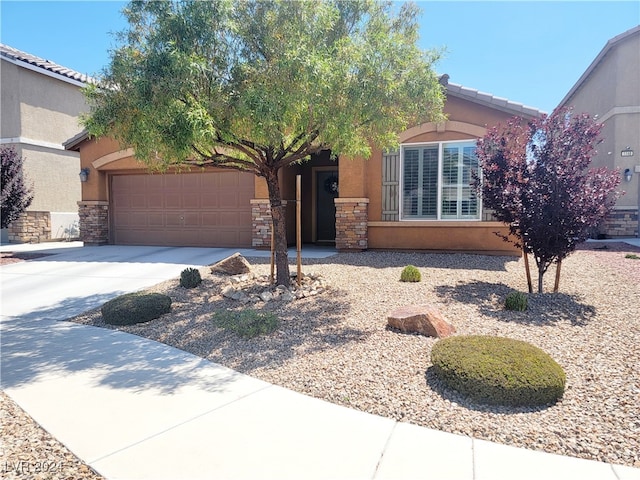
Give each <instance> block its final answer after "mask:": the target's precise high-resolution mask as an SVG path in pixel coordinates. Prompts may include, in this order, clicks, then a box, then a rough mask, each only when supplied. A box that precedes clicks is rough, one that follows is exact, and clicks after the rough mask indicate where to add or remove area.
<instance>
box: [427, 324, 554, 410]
mask: <svg viewBox="0 0 640 480" xmlns="http://www.w3.org/2000/svg"><path fill="white" fill-rule="evenodd" d="M431 362H432V363H433V369H434V373H435V375H436V376H437V377H438V378H439V379H440V380H442V382H443V383H444V384H445V385H446V386H447V387H449V388H451V389H453V390H455V391H457V392H459V393H461V394H462V395H464V396H466V397H468V398H469V399H471V400H473V401H475V402H477V403H484V404H490V405H506V406H535V405H547V404H550V403H554V402H556V401H557V400H558V399H559V398H561V397H562V395H563V394H564V387H565V382H566V376H565V373H564V371H563V370H562V367H561V366H560V365H558V364H557V363H556V362H555V361H554V360H553V359H552V358H551V357H550V356H549V355H548V354H547V353H545V352H544V351H542V350H541V349H539V348H538V347H535V346H533V345H531V344H529V343H527V342H522V341H520V340H513V339H510V338H503V337H492V336H482V335H477V336H457V337H449V338H445V339H442V340H440V341H438V342H437V343H436V344H435V345H434V346H433V349H432V350H431Z"/></svg>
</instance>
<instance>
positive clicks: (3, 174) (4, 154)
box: [0, 147, 33, 228]
mask: <svg viewBox="0 0 640 480" xmlns="http://www.w3.org/2000/svg"><path fill="white" fill-rule="evenodd" d="M0 157H1V159H2V166H1V170H0V180H1V183H2V208H1V210H2V228H7V227H8V226H9V225H10V224H11V222H13V221H14V220H15V219H16V218H18V217H19V216H20V214H22V212H24V211H25V210H26V209H27V207H29V205H31V202H32V201H33V192H32V189H31V188H30V187H28V186H27V185H26V184H25V181H24V175H23V173H22V163H23V159H22V157H21V156H20V155H18V153H17V152H16V151H15V149H14V148H13V147H3V148H2V149H0Z"/></svg>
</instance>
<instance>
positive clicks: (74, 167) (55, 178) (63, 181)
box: [20, 145, 81, 212]
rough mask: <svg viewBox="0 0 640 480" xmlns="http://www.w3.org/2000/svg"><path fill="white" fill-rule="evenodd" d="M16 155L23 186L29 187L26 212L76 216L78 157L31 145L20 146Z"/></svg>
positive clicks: (78, 197)
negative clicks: (30, 197) (30, 195)
mask: <svg viewBox="0 0 640 480" xmlns="http://www.w3.org/2000/svg"><path fill="white" fill-rule="evenodd" d="M20 152H21V155H22V157H23V158H24V172H25V176H26V178H27V182H28V183H30V184H32V185H33V192H34V196H33V202H32V203H31V205H30V206H29V210H33V211H46V212H77V211H78V205H77V202H78V200H79V199H80V184H81V182H80V178H79V177H78V172H79V171H80V161H79V159H78V155H77V154H74V153H73V152H65V151H51V150H47V149H44V148H40V147H35V146H31V145H23V146H22V148H20Z"/></svg>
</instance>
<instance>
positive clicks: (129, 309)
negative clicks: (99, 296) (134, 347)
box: [101, 292, 171, 325]
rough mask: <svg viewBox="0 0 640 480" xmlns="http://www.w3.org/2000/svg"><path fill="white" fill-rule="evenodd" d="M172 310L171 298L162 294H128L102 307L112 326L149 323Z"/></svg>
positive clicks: (103, 316) (106, 319) (106, 320)
mask: <svg viewBox="0 0 640 480" xmlns="http://www.w3.org/2000/svg"><path fill="white" fill-rule="evenodd" d="M170 310H171V297H168V296H167V295H162V294H161V293H144V292H135V293H127V294H125V295H121V296H119V297H116V298H114V299H113V300H109V301H108V302H107V303H105V304H104V305H102V308H101V312H102V318H103V319H104V321H105V322H106V323H108V324H110V325H134V324H136V323H144V322H149V321H151V320H153V319H155V318H158V317H160V316H161V315H163V314H165V313H169V311H170Z"/></svg>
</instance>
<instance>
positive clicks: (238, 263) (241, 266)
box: [211, 253, 251, 275]
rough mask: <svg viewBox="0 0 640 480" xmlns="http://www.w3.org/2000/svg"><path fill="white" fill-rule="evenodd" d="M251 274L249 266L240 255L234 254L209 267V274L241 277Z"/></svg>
mask: <svg viewBox="0 0 640 480" xmlns="http://www.w3.org/2000/svg"><path fill="white" fill-rule="evenodd" d="M249 272H251V265H250V264H249V262H247V259H246V258H244V257H243V256H242V255H240V253H234V254H233V255H231V256H230V257H227V258H225V259H224V260H220V261H219V262H218V263H214V264H213V265H211V273H226V274H227V275H241V274H243V273H249Z"/></svg>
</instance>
